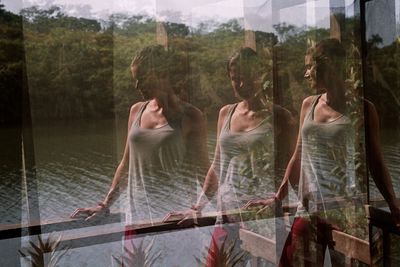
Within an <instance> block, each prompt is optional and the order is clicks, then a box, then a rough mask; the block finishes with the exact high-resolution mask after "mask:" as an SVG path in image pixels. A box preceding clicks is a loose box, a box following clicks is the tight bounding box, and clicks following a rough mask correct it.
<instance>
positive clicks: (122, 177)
mask: <svg viewBox="0 0 400 267" xmlns="http://www.w3.org/2000/svg"><path fill="white" fill-rule="evenodd" d="M142 104H143V103H142V102H139V103H136V104H135V105H133V106H132V107H131V109H130V112H129V119H128V135H127V139H126V143H125V149H124V154H123V156H122V159H121V161H120V163H119V164H118V167H117V169H116V171H115V174H114V178H113V180H112V183H111V187H110V190H109V191H108V194H107V196H106V197H105V199H104V200H103V201H102V202H99V203H98V204H97V206H93V207H89V208H78V209H76V210H75V211H74V212H73V213H72V214H71V216H70V217H71V218H75V217H78V216H81V215H87V218H86V220H90V219H92V218H93V217H94V216H96V215H98V214H100V213H101V212H103V211H108V208H109V207H110V206H111V205H112V203H113V202H114V201H115V200H116V199H117V198H118V196H119V194H120V191H121V190H120V187H123V188H124V187H125V186H126V177H127V170H128V166H129V143H128V138H129V131H130V128H131V126H132V123H133V120H134V118H135V116H136V113H137V111H138V110H139V108H140V107H141V105H142Z"/></svg>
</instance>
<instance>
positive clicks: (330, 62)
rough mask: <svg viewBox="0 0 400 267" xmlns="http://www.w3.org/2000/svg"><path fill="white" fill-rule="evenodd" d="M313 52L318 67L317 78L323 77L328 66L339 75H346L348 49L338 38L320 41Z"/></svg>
mask: <svg viewBox="0 0 400 267" xmlns="http://www.w3.org/2000/svg"><path fill="white" fill-rule="evenodd" d="M311 53H312V56H313V59H314V61H315V63H316V67H317V68H316V71H317V80H318V79H321V78H322V75H323V73H325V72H326V71H327V68H328V66H329V67H330V69H331V70H335V73H336V74H337V75H340V76H341V77H342V78H344V77H345V72H346V68H345V63H346V50H345V48H344V47H343V45H342V44H341V43H340V41H339V40H338V39H334V38H329V39H324V40H322V41H320V42H318V43H317V44H316V45H315V47H313V48H312V52H311Z"/></svg>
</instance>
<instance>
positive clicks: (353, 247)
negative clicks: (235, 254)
mask: <svg viewBox="0 0 400 267" xmlns="http://www.w3.org/2000/svg"><path fill="white" fill-rule="evenodd" d="M337 200H338V199H335V201H334V202H330V204H328V206H330V207H331V208H334V207H335V206H337V205H339V206H340V203H338V201H337ZM339 202H340V201H339ZM294 210H295V205H288V206H284V207H283V211H284V213H283V217H281V218H277V219H281V220H283V221H286V222H289V219H288V218H289V216H290V214H293V212H294ZM366 211H367V217H368V218H369V219H370V221H371V224H372V225H374V226H376V227H380V228H382V229H386V230H385V231H389V232H390V233H395V234H398V235H400V231H399V229H398V228H396V227H395V225H394V223H393V222H392V221H391V217H390V214H389V213H388V212H385V211H383V210H379V209H377V208H374V207H372V206H369V205H367V206H366ZM272 214H273V212H271V216H270V218H272V217H273V216H272ZM121 215H122V214H121V213H112V214H110V215H109V216H107V217H102V218H100V219H97V220H96V221H93V222H90V223H89V222H85V221H84V220H78V219H67V220H58V221H49V222H45V223H42V224H32V225H2V226H1V227H0V239H8V238H15V237H21V236H26V235H28V233H30V234H31V235H35V233H41V234H45V233H51V232H63V239H62V241H61V244H60V246H59V248H63V247H64V248H65V247H68V248H78V247H85V246H91V245H96V244H103V243H108V242H114V241H119V240H121V239H122V237H123V235H124V232H125V231H126V230H134V231H135V233H136V234H137V235H153V234H159V233H162V232H170V231H179V230H182V229H185V228H191V227H193V226H192V225H184V226H180V225H177V222H178V221H179V220H178V219H175V220H171V221H168V222H162V221H161V220H160V221H156V222H154V223H152V224H150V223H148V222H143V223H140V224H136V225H132V226H124V224H123V223H121ZM217 215H218V213H216V212H209V213H204V214H202V216H201V217H198V222H197V224H198V226H199V227H204V226H212V225H214V224H215V220H216V217H217ZM227 215H238V211H232V212H229V213H227ZM233 217H237V218H239V217H240V219H241V220H245V221H246V220H253V219H254V218H255V216H254V213H253V212H249V211H245V212H243V211H240V216H233ZM263 219H267V218H266V217H264V218H263ZM287 224H288V223H287ZM93 226H96V227H93ZM82 228H85V231H84V232H83V233H76V232H74V231H68V230H74V229H82ZM288 228H289V226H288V227H287V229H288ZM81 232H82V231H81ZM239 234H240V239H241V241H242V248H243V249H244V250H246V251H248V252H250V254H251V255H252V256H253V260H252V262H253V265H252V266H257V259H259V258H262V259H265V260H267V261H269V262H274V263H275V262H277V261H278V260H279V259H278V258H279V256H277V253H279V250H278V252H277V248H276V241H275V240H272V239H269V238H266V237H264V236H261V235H258V234H256V233H254V232H251V231H248V230H245V229H241V230H240V233H239ZM332 237H333V241H335V246H334V250H335V251H336V252H338V253H341V254H343V255H344V256H345V258H346V263H347V266H351V262H353V260H357V261H360V262H363V263H365V264H370V262H371V258H370V244H369V242H368V241H365V240H361V239H359V238H356V237H354V236H351V235H348V234H346V233H344V232H340V231H336V230H333V232H332ZM385 242H386V241H385ZM24 250H26V248H23V249H22V251H24Z"/></svg>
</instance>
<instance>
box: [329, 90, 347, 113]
mask: <svg viewBox="0 0 400 267" xmlns="http://www.w3.org/2000/svg"><path fill="white" fill-rule="evenodd" d="M323 100H324V101H325V103H326V104H327V105H328V106H330V107H331V108H333V109H335V110H337V111H340V112H344V110H345V108H346V96H345V92H344V86H340V85H339V86H335V87H334V86H332V87H327V88H326V93H325V99H323Z"/></svg>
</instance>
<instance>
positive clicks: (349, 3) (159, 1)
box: [1, 0, 398, 32]
mask: <svg viewBox="0 0 400 267" xmlns="http://www.w3.org/2000/svg"><path fill="white" fill-rule="evenodd" d="M396 1H398V0H396ZM1 2H2V3H3V4H4V5H5V6H6V8H7V9H8V10H11V11H13V12H15V13H17V12H19V10H20V9H21V8H25V7H29V6H32V5H37V6H39V7H41V8H47V7H50V6H52V5H57V6H61V7H62V9H63V10H64V12H65V13H67V14H69V15H72V16H76V17H86V18H102V19H107V18H108V16H109V15H110V14H112V13H128V14H144V13H145V14H149V15H151V16H155V17H157V19H158V20H161V21H172V22H179V23H185V24H187V25H192V26H195V25H197V24H198V23H199V22H201V21H207V20H214V21H217V22H223V21H227V20H229V19H231V18H245V19H244V21H245V25H246V28H247V29H253V30H262V31H267V32H270V31H272V30H273V29H272V25H273V24H277V23H279V22H280V23H282V22H286V23H287V24H293V25H296V26H299V27H301V26H304V25H307V26H318V27H324V28H327V27H329V2H331V4H332V3H333V5H335V2H337V3H338V4H339V5H343V3H345V5H346V8H345V10H346V13H347V15H348V16H351V15H352V12H353V11H352V9H353V7H354V5H353V2H354V0H334V1H332V0H316V1H309V0H308V1H306V0H284V1H283V0H108V1H107V0H1ZM288 3H290V4H289V5H288V6H287V7H285V6H284V5H285V4H288ZM338 4H336V5H338ZM272 5H274V7H273V6H272ZM272 9H274V10H279V11H278V12H274V13H272Z"/></svg>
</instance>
